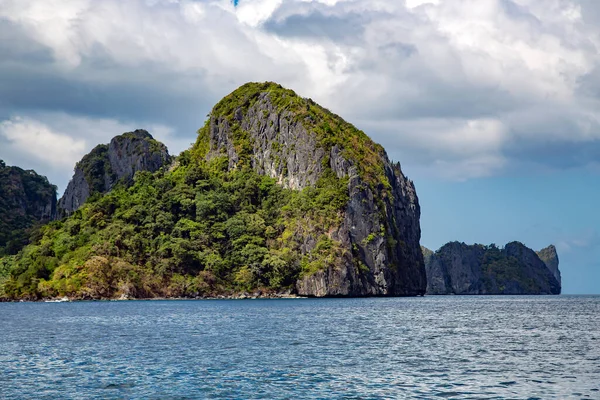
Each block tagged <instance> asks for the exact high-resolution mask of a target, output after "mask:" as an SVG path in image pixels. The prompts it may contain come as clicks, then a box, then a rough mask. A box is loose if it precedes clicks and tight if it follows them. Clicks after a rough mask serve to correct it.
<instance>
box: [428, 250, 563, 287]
mask: <svg viewBox="0 0 600 400" xmlns="http://www.w3.org/2000/svg"><path fill="white" fill-rule="evenodd" d="M424 254H427V257H425V269H426V272H427V294H560V290H561V288H560V281H558V280H557V279H556V278H555V277H554V275H553V273H552V271H551V270H550V269H549V268H548V267H547V266H546V264H545V263H544V261H542V260H540V258H539V257H538V255H537V254H536V253H535V252H534V251H533V250H531V249H529V248H527V247H526V246H524V245H523V244H522V243H519V242H511V243H508V244H507V245H506V246H505V247H504V248H503V249H499V248H497V247H496V246H494V245H491V246H484V245H480V244H475V245H466V244H465V243H459V242H451V243H448V244H446V245H444V246H443V247H442V248H440V249H439V250H438V251H436V252H435V253H433V252H431V251H430V250H428V249H425V250H424ZM554 254H556V253H554ZM556 262H557V264H556V270H558V258H556Z"/></svg>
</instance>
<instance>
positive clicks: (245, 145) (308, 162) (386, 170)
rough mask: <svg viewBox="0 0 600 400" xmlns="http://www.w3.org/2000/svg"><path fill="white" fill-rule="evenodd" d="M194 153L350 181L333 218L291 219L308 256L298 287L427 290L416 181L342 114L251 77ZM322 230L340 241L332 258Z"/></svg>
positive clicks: (307, 290)
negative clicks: (323, 247) (326, 255)
mask: <svg viewBox="0 0 600 400" xmlns="http://www.w3.org/2000/svg"><path fill="white" fill-rule="evenodd" d="M195 151H196V154H197V155H200V156H205V157H206V158H207V159H209V160H210V159H214V158H215V157H222V156H226V157H227V160H228V168H229V170H232V169H239V168H243V167H244V166H252V168H253V169H254V170H255V171H256V172H258V173H259V174H262V175H267V176H269V177H271V178H275V179H277V182H278V183H280V184H282V185H283V186H284V187H286V188H290V189H294V190H303V189H305V188H307V187H311V186H315V185H317V186H318V185H319V183H323V182H324V181H326V180H328V179H329V180H337V181H341V182H344V185H347V188H348V190H347V192H346V193H343V194H342V197H343V199H342V200H343V201H345V205H344V206H343V207H341V208H340V209H339V210H338V213H337V215H336V216H335V218H333V219H332V220H331V221H327V222H326V223H325V224H324V225H323V224H321V223H319V222H317V221H311V222H314V224H311V223H309V224H307V225H304V226H302V224H301V222H300V221H297V222H295V224H296V226H289V227H288V229H289V230H290V231H291V234H292V237H294V239H295V243H291V244H290V245H291V246H293V247H297V248H298V249H300V251H301V253H302V254H303V255H304V256H305V257H307V259H306V260H305V262H306V263H307V264H308V267H305V268H304V270H305V271H304V272H305V273H304V274H303V275H302V277H301V279H300V280H299V282H298V284H297V290H298V293H299V294H301V295H307V296H367V295H371V296H385V295H418V294H423V291H424V287H425V276H424V269H423V261H422V255H421V251H420V247H419V240H420V235H421V232H420V225H419V218H420V208H419V203H418V199H417V195H416V192H415V188H414V185H413V183H412V182H411V181H409V180H408V179H407V178H406V177H405V176H404V175H403V174H402V171H401V170H400V165H399V164H392V163H391V162H390V161H389V160H388V158H387V155H386V153H385V151H384V149H383V148H382V147H381V146H380V145H377V144H375V143H374V142H372V141H371V140H370V139H369V138H368V136H367V135H365V134H364V133H363V132H361V131H359V130H357V129H356V128H355V127H354V126H352V125H350V124H348V123H347V122H345V121H344V120H342V119H341V118H340V117H338V116H337V115H334V114H332V113H330V112H329V111H328V110H325V109H324V108H322V107H320V106H318V105H317V104H315V103H314V102H313V101H312V100H310V99H302V98H300V97H298V96H297V95H296V94H295V93H294V92H293V91H291V90H286V89H284V88H282V87H281V86H279V85H276V84H273V83H265V84H247V85H244V86H242V87H241V88H239V89H238V90H236V91H235V92H233V93H232V94H230V95H229V96H227V97H225V98H224V99H223V100H222V101H221V102H219V103H218V104H217V105H216V106H215V108H214V110H213V112H212V113H211V115H210V119H209V121H208V123H207V125H206V126H205V127H204V128H203V129H202V130H201V131H200V135H199V139H198V142H197V143H196V146H195ZM290 225H292V224H290ZM322 237H323V238H326V239H327V240H330V241H332V243H333V245H334V246H336V247H337V248H338V249H339V254H338V255H337V256H336V257H334V259H333V260H331V261H324V260H322V257H320V256H319V254H318V253H319V251H320V250H319V248H318V244H319V240H320V238H322Z"/></svg>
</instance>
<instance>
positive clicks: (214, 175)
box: [2, 152, 347, 299]
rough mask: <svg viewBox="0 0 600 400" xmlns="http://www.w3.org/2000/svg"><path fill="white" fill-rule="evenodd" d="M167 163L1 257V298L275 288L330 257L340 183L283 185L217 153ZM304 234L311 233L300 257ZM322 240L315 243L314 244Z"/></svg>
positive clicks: (341, 199)
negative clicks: (308, 248) (230, 164)
mask: <svg viewBox="0 0 600 400" xmlns="http://www.w3.org/2000/svg"><path fill="white" fill-rule="evenodd" d="M179 161H180V165H179V167H177V168H175V169H174V170H173V171H172V172H164V171H160V172H157V173H154V174H151V173H148V172H138V173H137V174H136V177H135V183H134V185H133V186H132V187H130V188H125V187H118V188H116V189H114V190H113V191H111V192H110V193H108V194H106V195H104V196H102V197H98V198H96V199H94V200H92V201H89V202H87V203H86V204H85V205H84V206H83V207H82V208H81V209H79V210H77V211H76V212H75V213H74V214H73V215H72V216H70V217H69V218H66V219H64V220H62V221H56V222H53V223H51V224H48V225H46V226H44V227H42V228H41V229H40V230H39V232H38V238H37V240H36V241H35V243H34V244H32V245H30V246H27V247H26V248H25V249H24V250H23V251H22V252H21V253H19V255H18V256H17V257H14V258H12V259H10V260H7V264H8V266H5V265H4V264H2V265H3V267H2V268H4V270H6V269H10V274H9V277H8V279H7V280H6V281H5V282H4V289H3V291H4V294H5V296H7V297H9V298H28V299H36V298H41V297H53V296H64V295H68V296H73V297H79V298H110V297H117V296H120V295H128V296H133V297H155V296H173V297H178V296H198V295H210V294H220V293H231V292H235V291H242V290H252V289H256V288H262V289H267V290H268V289H273V290H274V289H282V288H286V287H289V286H291V285H293V284H294V283H295V280H296V279H297V277H298V275H299V274H300V273H301V272H302V269H311V270H312V269H314V268H323V267H324V266H326V265H327V264H329V263H334V262H335V257H336V256H337V255H339V254H338V253H339V252H338V253H336V252H327V251H325V250H327V249H329V248H334V247H335V246H336V242H335V241H333V240H331V239H330V238H328V232H329V229H330V228H331V227H332V226H334V225H336V224H337V223H338V222H339V221H338V219H339V215H341V210H342V208H343V206H344V205H345V203H346V201H347V193H346V192H347V190H346V189H345V185H346V183H345V182H344V181H339V180H337V179H332V177H331V176H324V177H323V178H322V179H321V180H320V181H319V183H318V184H317V185H316V187H310V188H306V189H305V190H303V191H292V190H286V189H283V188H282V187H281V186H279V185H277V184H276V182H275V180H273V179H271V178H268V177H265V176H260V175H258V174H256V173H255V172H253V171H252V170H251V169H250V168H244V169H240V170H235V171H231V172H228V171H227V168H226V166H227V163H226V160H224V159H223V158H216V159H214V160H212V161H210V162H205V161H202V160H200V161H194V162H190V154H189V152H184V153H183V154H182V155H181V156H180V157H179ZM307 235H313V236H315V237H320V238H321V239H320V242H319V245H318V246H317V247H316V248H315V250H314V251H313V252H310V253H309V254H307V255H304V256H302V255H301V252H300V246H301V245H302V244H303V243H302V240H303V239H304V238H305V237H306V236H307ZM321 242H322V243H321Z"/></svg>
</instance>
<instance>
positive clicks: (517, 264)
mask: <svg viewBox="0 0 600 400" xmlns="http://www.w3.org/2000/svg"><path fill="white" fill-rule="evenodd" d="M483 248H484V250H485V253H484V254H483V259H482V262H481V268H482V271H483V276H482V278H483V285H484V287H485V288H486V290H488V291H489V292H492V291H494V284H500V286H499V287H498V290H500V291H503V290H504V289H505V287H504V284H506V283H507V282H513V283H516V284H518V286H519V287H520V288H521V290H523V291H525V292H526V293H536V292H538V291H539V290H540V285H539V283H537V282H536V280H535V279H533V278H532V277H530V276H528V275H527V274H526V269H527V266H525V265H523V263H522V262H521V261H519V259H517V258H516V257H510V256H508V255H506V253H505V252H504V251H503V250H502V249H500V248H498V247H497V246H496V245H495V244H491V245H490V246H483Z"/></svg>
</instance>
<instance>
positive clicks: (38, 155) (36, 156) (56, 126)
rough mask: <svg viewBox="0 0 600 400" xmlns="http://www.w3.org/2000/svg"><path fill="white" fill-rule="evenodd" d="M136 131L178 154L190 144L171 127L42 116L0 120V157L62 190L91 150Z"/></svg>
mask: <svg viewBox="0 0 600 400" xmlns="http://www.w3.org/2000/svg"><path fill="white" fill-rule="evenodd" d="M137 128H141V129H146V130H148V131H149V132H150V133H151V134H152V135H153V136H154V138H156V139H157V140H159V141H161V142H163V143H165V144H166V145H167V147H168V148H169V151H171V152H176V153H178V152H180V151H182V150H184V149H186V148H188V147H189V146H190V144H191V143H190V141H188V140H186V139H182V138H178V137H176V136H175V135H174V134H173V128H170V127H168V126H164V125H159V124H146V125H143V126H136V125H135V124H134V123H131V122H122V121H117V120H111V119H103V118H88V117H80V116H72V115H68V114H64V113H45V114H38V115H36V116H35V118H31V117H19V116H16V117H13V118H10V119H8V120H4V121H1V122H0V143H2V153H3V154H2V156H1V157H0V158H3V159H4V160H5V161H6V163H7V164H8V165H17V166H19V167H22V168H27V169H35V170H36V171H37V172H39V173H40V174H42V175H48V177H49V179H50V181H51V182H52V183H54V184H56V185H58V187H59V189H60V190H62V189H64V188H65V187H66V184H67V182H68V180H69V179H70V178H71V175H72V172H73V168H74V166H75V164H76V163H77V162H78V161H79V160H80V159H81V158H82V157H83V156H84V155H85V154H86V153H88V152H89V151H90V150H92V148H94V147H95V146H96V145H98V144H101V143H108V142H110V140H111V139H112V138H113V137H114V136H116V135H119V134H121V133H124V132H130V131H133V130H135V129H137ZM172 154H173V153H172Z"/></svg>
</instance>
